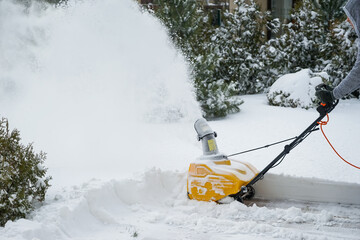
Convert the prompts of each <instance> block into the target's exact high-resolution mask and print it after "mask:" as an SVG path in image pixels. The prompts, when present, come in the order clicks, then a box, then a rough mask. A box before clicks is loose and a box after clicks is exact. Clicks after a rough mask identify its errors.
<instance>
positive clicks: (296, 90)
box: [267, 69, 328, 109]
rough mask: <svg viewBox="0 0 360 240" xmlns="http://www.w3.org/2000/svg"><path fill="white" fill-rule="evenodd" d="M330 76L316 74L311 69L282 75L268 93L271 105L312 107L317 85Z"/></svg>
mask: <svg viewBox="0 0 360 240" xmlns="http://www.w3.org/2000/svg"><path fill="white" fill-rule="evenodd" d="M326 78H328V76H327V75H326V73H320V74H314V73H313V72H312V71H311V70H310V69H303V70H301V71H299V72H297V73H291V74H286V75H284V76H282V77H280V78H279V79H278V80H276V82H275V83H274V84H273V85H272V86H271V88H270V90H269V93H268V94H267V98H268V101H269V103H270V105H274V106H282V107H301V108H305V109H308V108H311V107H313V106H314V104H315V102H316V97H315V87H316V86H317V85H319V84H320V83H323V80H324V79H326Z"/></svg>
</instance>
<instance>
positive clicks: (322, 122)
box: [318, 114, 360, 169]
mask: <svg viewBox="0 0 360 240" xmlns="http://www.w3.org/2000/svg"><path fill="white" fill-rule="evenodd" d="M326 117H327V120H326V121H320V122H318V124H319V125H320V130H321V132H322V134H323V135H324V137H325V139H326V141H327V142H328V143H329V145H330V147H331V148H332V149H333V150H334V152H335V153H336V154H337V155H338V156H339V158H341V159H342V160H343V161H344V162H346V163H347V164H349V165H350V166H352V167H354V168H357V169H360V167H358V166H355V165H354V164H352V163H349V162H348V161H346V160H345V159H344V158H343V157H342V156H340V154H339V153H338V152H337V151H336V150H335V148H334V147H333V145H332V144H331V143H330V141H329V139H328V138H327V137H326V135H325V133H324V130H323V128H322V126H324V125H326V124H328V122H329V115H328V114H326Z"/></svg>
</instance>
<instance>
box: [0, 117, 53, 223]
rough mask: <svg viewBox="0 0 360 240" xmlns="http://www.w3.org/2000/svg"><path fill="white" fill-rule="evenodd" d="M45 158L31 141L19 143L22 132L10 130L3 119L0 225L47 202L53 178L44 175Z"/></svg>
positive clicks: (1, 125)
mask: <svg viewBox="0 0 360 240" xmlns="http://www.w3.org/2000/svg"><path fill="white" fill-rule="evenodd" d="M45 159H46V155H45V153H43V152H40V153H35V152H34V150H33V146H32V145H31V144H29V145H27V146H24V145H23V144H21V143H20V133H19V131H18V130H16V129H14V130H13V131H10V130H9V124H8V121H7V120H6V119H4V118H3V119H1V120H0V226H4V225H5V223H6V222H7V221H9V220H11V221H14V220H16V219H18V218H23V217H25V216H26V214H28V213H29V212H30V211H31V210H33V208H34V204H35V203H37V202H41V201H44V199H45V193H46V190H47V189H48V188H49V186H50V185H49V180H50V179H51V177H46V176H45V174H46V171H47V169H46V168H44V166H43V165H42V164H43V162H44V160H45Z"/></svg>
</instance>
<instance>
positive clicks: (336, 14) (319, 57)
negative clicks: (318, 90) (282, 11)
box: [263, 0, 357, 86]
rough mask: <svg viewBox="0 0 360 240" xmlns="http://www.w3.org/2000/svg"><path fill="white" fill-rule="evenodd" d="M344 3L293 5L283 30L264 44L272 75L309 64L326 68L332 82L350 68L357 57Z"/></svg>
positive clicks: (314, 68) (307, 1) (328, 0)
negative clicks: (288, 21)
mask: <svg viewBox="0 0 360 240" xmlns="http://www.w3.org/2000/svg"><path fill="white" fill-rule="evenodd" d="M343 3H344V1H332V0H325V1H317V0H304V1H302V2H301V3H300V4H298V5H297V6H296V8H295V9H294V10H293V12H292V14H291V17H292V19H291V22H290V23H288V24H284V25H283V31H284V34H283V35H281V36H279V37H278V38H276V39H271V40H270V41H268V42H267V43H266V44H265V47H263V50H264V55H263V56H264V58H265V59H268V60H269V61H271V62H267V64H266V65H267V66H269V68H271V69H273V70H272V71H273V72H275V74H274V76H276V75H278V76H279V75H283V74H286V73H294V72H297V71H299V70H301V69H307V68H310V69H311V70H312V71H314V72H323V71H325V72H327V73H328V74H329V83H330V84H332V85H334V86H335V85H337V84H338V83H339V82H340V81H341V80H342V79H343V78H344V77H345V76H346V75H347V74H348V73H349V72H350V70H351V68H352V67H353V65H354V63H355V60H356V53H357V46H356V44H355V38H356V35H355V32H354V31H353V30H352V29H351V27H350V24H348V23H347V22H346V21H345V20H344V14H343V10H342V9H341V6H342V5H343ZM265 62H266V60H265Z"/></svg>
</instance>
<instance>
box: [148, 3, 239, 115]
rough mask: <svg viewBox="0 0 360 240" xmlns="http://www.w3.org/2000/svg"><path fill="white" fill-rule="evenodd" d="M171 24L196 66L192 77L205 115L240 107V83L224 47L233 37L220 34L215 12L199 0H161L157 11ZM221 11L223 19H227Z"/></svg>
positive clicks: (179, 44)
mask: <svg viewBox="0 0 360 240" xmlns="http://www.w3.org/2000/svg"><path fill="white" fill-rule="evenodd" d="M153 14H155V16H157V17H158V18H159V19H160V20H161V21H162V22H163V24H164V25H165V26H166V27H167V29H168V32H169V35H170V37H171V39H172V40H173V42H174V44H175V46H176V47H177V48H179V49H180V50H181V52H182V53H183V54H184V55H185V57H186V58H187V60H188V61H189V62H190V63H191V66H192V72H191V74H192V77H193V80H194V86H195V89H196V97H197V100H198V101H199V103H200V105H201V107H202V110H203V114H204V117H206V118H216V117H223V116H226V115H227V114H228V113H232V112H236V111H239V110H240V109H239V105H240V104H242V101H241V100H240V99H239V97H238V93H239V91H238V90H237V87H238V85H237V84H234V81H233V79H234V78H233V76H231V77H229V76H230V75H231V73H230V72H227V71H226V67H227V66H228V65H227V64H229V62H226V61H224V60H225V59H226V58H227V56H225V55H224V51H223V50H222V48H226V47H228V44H229V41H228V40H231V39H233V36H229V38H230V39H225V38H221V37H219V36H220V35H221V31H222V29H223V26H221V27H217V26H214V25H213V22H214V12H212V11H204V10H203V7H202V4H201V2H199V1H196V0H158V1H156V10H155V11H154V12H153ZM226 17H227V15H226V14H224V12H221V18H222V19H223V22H224V23H225V22H227V21H226V20H225V18H226Z"/></svg>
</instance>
